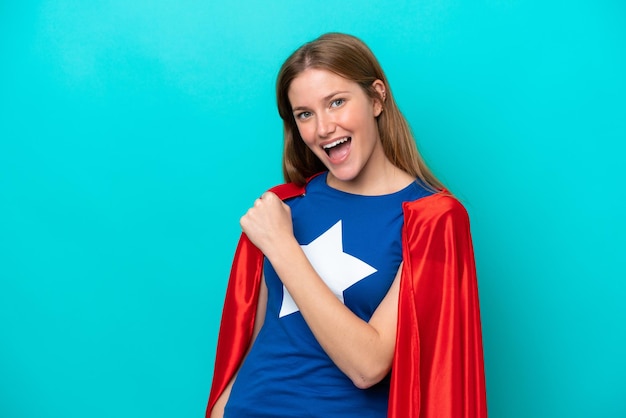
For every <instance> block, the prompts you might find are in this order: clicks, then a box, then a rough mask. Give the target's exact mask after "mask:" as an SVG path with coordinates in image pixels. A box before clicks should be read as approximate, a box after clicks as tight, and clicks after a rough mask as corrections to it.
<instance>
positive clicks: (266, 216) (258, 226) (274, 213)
mask: <svg viewBox="0 0 626 418" xmlns="http://www.w3.org/2000/svg"><path fill="white" fill-rule="evenodd" d="M239 223H240V225H241V229H242V230H243V232H244V233H245V234H246V235H247V236H248V238H249V239H250V241H252V243H253V244H254V245H256V246H257V247H258V248H259V249H260V250H261V251H262V252H263V254H265V255H266V256H267V257H268V258H270V259H271V257H270V254H272V253H274V252H275V251H276V250H277V249H279V248H280V246H281V245H283V244H285V243H288V242H289V239H293V240H295V238H294V236H293V225H292V222H291V209H290V208H289V206H287V205H286V204H284V203H283V202H282V200H280V199H279V198H278V196H276V195H275V194H274V193H272V192H266V193H263V195H262V196H261V197H260V198H259V199H257V200H255V202H254V206H252V207H251V208H250V209H248V212H247V213H246V214H245V215H244V216H242V217H241V220H240V221H239Z"/></svg>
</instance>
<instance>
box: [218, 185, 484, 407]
mask: <svg viewBox="0 0 626 418" xmlns="http://www.w3.org/2000/svg"><path fill="white" fill-rule="evenodd" d="M271 191H272V192H274V193H276V194H277V195H278V197H280V198H281V199H283V200H285V199H289V198H292V197H296V196H300V195H303V194H304V191H305V189H304V187H298V186H296V185H294V184H284V185H281V186H277V187H275V188H273V189H271ZM403 210H404V227H403V230H402V231H403V232H402V247H403V248H402V254H403V257H402V258H403V262H404V263H403V267H402V273H401V279H400V296H399V301H398V325H397V327H398V332H397V337H396V349H395V355H394V359H393V365H392V371H391V387H390V393H389V411H388V417H390V418H407V417H419V418H435V417H436V418H453V417H454V418H457V417H463V418H474V417H477V418H484V417H486V416H487V403H486V395H485V376H484V368H483V349H482V336H481V326H480V310H479V303H478V288H477V281H476V268H475V265H474V253H473V249H472V241H471V235H470V228H469V219H468V215H467V212H466V210H465V208H464V207H463V205H461V203H460V202H459V201H458V200H456V199H455V198H454V197H451V196H448V195H446V194H443V193H438V194H434V195H432V196H428V197H424V198H421V199H419V200H416V201H414V202H406V203H405V204H404V207H403ZM262 269H263V254H262V253H261V251H260V250H259V249H258V248H256V247H255V246H254V245H253V244H252V243H251V242H250V240H249V239H248V238H247V237H246V235H245V234H242V236H241V239H240V240H239V244H238V246H237V250H236V252H235V257H234V260H233V266H232V270H231V274H230V279H229V282H228V287H227V290H226V299H225V302H224V309H223V312H222V322H221V325H220V331H219V337H218V342H217V352H216V359H215V368H214V373H213V384H212V386H211V392H210V395H209V402H208V405H207V410H206V416H207V418H208V417H209V416H210V413H211V410H212V409H213V406H214V405H215V402H216V401H217V399H218V398H219V396H220V395H221V393H222V392H223V391H224V389H225V388H226V386H227V385H228V382H229V381H230V379H231V378H232V377H233V375H234V374H235V373H236V371H237V369H238V368H239V366H240V363H241V361H242V359H243V357H244V355H245V353H246V351H247V349H248V346H249V344H250V340H251V338H252V332H253V328H254V320H255V315H256V305H257V301H258V297H259V289H260V283H261V273H262Z"/></svg>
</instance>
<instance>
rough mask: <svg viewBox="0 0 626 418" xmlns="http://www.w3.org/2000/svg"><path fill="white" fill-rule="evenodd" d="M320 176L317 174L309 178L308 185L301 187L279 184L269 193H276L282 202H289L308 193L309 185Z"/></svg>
mask: <svg viewBox="0 0 626 418" xmlns="http://www.w3.org/2000/svg"><path fill="white" fill-rule="evenodd" d="M319 174H321V173H318V174H315V175H314V176H311V177H309V178H308V179H307V181H306V184H302V185H299V184H296V183H283V184H279V185H278V186H274V187H272V188H270V189H269V190H268V191H270V192H272V193H274V194H275V195H276V196H278V197H279V198H280V199H282V200H287V199H291V198H292V197H297V196H302V195H304V193H305V192H306V186H307V184H309V182H310V181H311V180H312V179H313V178H315V177H317V176H318V175H319Z"/></svg>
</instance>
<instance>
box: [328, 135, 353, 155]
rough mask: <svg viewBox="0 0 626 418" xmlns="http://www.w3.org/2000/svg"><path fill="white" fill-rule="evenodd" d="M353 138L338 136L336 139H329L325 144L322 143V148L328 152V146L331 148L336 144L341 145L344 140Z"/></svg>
mask: <svg viewBox="0 0 626 418" xmlns="http://www.w3.org/2000/svg"><path fill="white" fill-rule="evenodd" d="M351 138H352V137H351V136H350V135H343V136H338V137H336V138H333V139H329V140H328V141H324V142H322V143H320V147H322V149H323V150H324V151H326V147H327V146H329V145H331V144H334V143H337V144H340V143H341V142H342V141H343V140H349V139H351Z"/></svg>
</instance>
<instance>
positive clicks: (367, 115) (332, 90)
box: [288, 68, 387, 189]
mask: <svg viewBox="0 0 626 418" xmlns="http://www.w3.org/2000/svg"><path fill="white" fill-rule="evenodd" d="M373 85H374V87H375V88H376V89H377V90H378V91H379V93H382V91H383V90H384V84H383V83H382V81H380V80H376V81H375V82H374V84H373ZM288 96H289V102H290V103H291V107H292V109H293V115H294V118H295V120H296V124H297V126H298V130H299V132H300V136H301V137H302V139H303V140H304V142H305V144H306V145H307V146H308V147H309V149H311V151H313V153H314V154H315V155H316V156H317V157H318V158H319V159H320V160H321V161H322V163H323V164H324V165H325V166H326V167H327V168H328V170H329V172H330V174H329V179H328V181H329V184H332V183H334V184H332V185H343V186H344V187H343V188H344V189H349V186H350V185H351V184H362V183H363V182H367V179H368V178H371V176H375V175H376V172H377V170H378V168H381V167H382V166H384V164H385V163H386V162H387V159H386V157H385V155H384V152H383V149H382V144H381V142H380V136H379V134H378V127H377V124H376V117H377V116H378V115H380V113H381V112H382V106H381V103H380V101H378V100H372V99H370V98H369V97H368V96H367V94H366V93H365V92H364V91H363V89H362V88H361V87H360V86H359V85H358V84H357V83H355V82H353V81H351V80H348V79H346V78H343V77H340V76H338V75H337V74H334V73H332V72H330V71H326V70H320V69H313V68H309V69H307V70H305V71H303V72H302V73H300V74H299V75H298V77H296V78H295V79H294V80H293V81H292V83H291V85H290V87H289V91H288ZM340 188H341V187H340Z"/></svg>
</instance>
